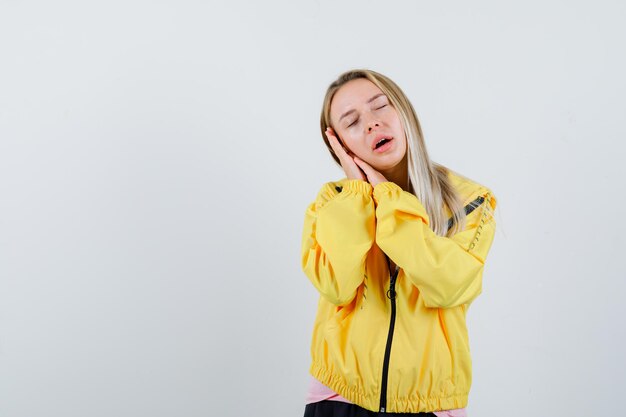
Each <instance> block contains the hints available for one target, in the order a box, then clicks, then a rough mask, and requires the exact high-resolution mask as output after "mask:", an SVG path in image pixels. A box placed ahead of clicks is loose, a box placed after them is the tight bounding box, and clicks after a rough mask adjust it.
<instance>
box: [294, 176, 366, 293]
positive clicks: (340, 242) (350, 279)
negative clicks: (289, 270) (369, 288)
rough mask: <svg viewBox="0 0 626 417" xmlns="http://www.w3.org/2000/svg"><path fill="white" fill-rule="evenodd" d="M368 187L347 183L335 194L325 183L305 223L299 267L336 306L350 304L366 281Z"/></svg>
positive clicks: (309, 209)
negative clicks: (300, 265)
mask: <svg viewBox="0 0 626 417" xmlns="http://www.w3.org/2000/svg"><path fill="white" fill-rule="evenodd" d="M371 194H372V186H371V184H369V183H368V182H367V181H363V180H358V179H349V180H347V181H345V183H344V184H343V190H342V191H341V192H338V191H337V190H336V189H335V184H333V183H326V184H325V185H324V186H323V187H322V190H321V191H320V192H319V194H318V196H317V198H316V200H315V202H313V203H311V204H310V205H309V206H308V208H307V210H306V215H305V219H304V228H303V232H302V269H303V271H304V273H305V274H306V275H307V277H308V278H309V280H311V282H312V283H313V285H314V286H315V288H317V290H318V291H319V292H320V294H321V295H322V296H324V297H325V298H326V299H327V300H328V301H330V302H331V303H333V304H335V305H345V304H348V303H349V302H350V301H352V299H353V298H354V296H355V295H356V291H357V288H358V287H359V285H361V283H362V282H363V280H364V274H365V259H366V257H367V252H368V251H369V250H370V248H371V246H372V244H373V243H374V232H375V227H376V225H375V214H374V201H373V200H372V196H371Z"/></svg>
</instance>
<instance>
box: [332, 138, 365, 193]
mask: <svg viewBox="0 0 626 417" xmlns="http://www.w3.org/2000/svg"><path fill="white" fill-rule="evenodd" d="M326 137H327V138H328V142H330V146H331V147H332V148H333V151H334V152H335V155H337V157H338V158H339V162H341V167H342V168H343V170H344V171H345V173H346V176H347V177H348V178H349V179H353V180H363V181H367V180H366V179H365V174H364V173H363V171H361V169H360V168H359V166H358V165H357V164H356V163H355V160H354V158H356V157H355V156H353V155H352V153H351V152H350V151H349V150H347V149H344V147H343V145H342V144H341V143H340V142H339V139H337V137H336V136H335V132H334V131H333V128H332V127H328V128H326ZM348 152H350V154H348Z"/></svg>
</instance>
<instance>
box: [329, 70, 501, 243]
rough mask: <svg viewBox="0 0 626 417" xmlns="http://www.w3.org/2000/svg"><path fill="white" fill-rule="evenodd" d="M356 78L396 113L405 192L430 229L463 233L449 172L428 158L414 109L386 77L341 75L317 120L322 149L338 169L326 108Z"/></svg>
mask: <svg viewBox="0 0 626 417" xmlns="http://www.w3.org/2000/svg"><path fill="white" fill-rule="evenodd" d="M359 78H365V79H367V80H369V81H371V82H372V83H374V85H376V86H377V87H378V88H380V90H381V91H382V92H383V93H384V94H385V95H386V96H387V98H388V99H389V102H390V103H391V105H392V106H393V107H394V108H395V110H396V111H397V112H398V116H399V117H400V121H401V122H402V126H403V127H404V133H405V135H406V139H407V168H408V169H407V176H408V178H407V179H408V183H409V188H410V190H409V191H410V192H411V193H413V194H414V195H415V196H416V197H417V198H418V199H419V200H420V202H421V203H422V204H423V206H424V208H425V209H426V212H427V213H428V216H429V220H430V221H429V223H430V228H431V229H432V230H433V231H434V232H435V233H436V234H437V235H439V236H448V237H449V236H452V235H454V234H455V233H457V232H459V231H462V230H463V229H465V219H466V214H465V210H464V207H463V202H462V201H461V198H460V197H459V195H458V193H457V191H456V190H455V188H454V186H453V185H452V183H451V181H450V179H449V177H448V172H449V171H450V170H449V169H448V168H446V167H445V166H443V165H441V164H438V163H436V162H434V161H432V160H431V159H430V158H429V157H428V151H427V150H426V144H425V143H424V136H423V134H422V128H421V126H420V122H419V120H418V118H417V114H416V113H415V109H413V106H412V105H411V103H410V101H409V99H408V98H407V97H406V95H405V94H404V93H403V92H402V90H401V89H400V87H398V86H397V85H396V84H395V83H394V82H393V81H391V80H390V79H389V78H387V77H386V76H384V75H382V74H379V73H377V72H375V71H372V70H367V69H355V70H350V71H346V72H344V73H343V74H341V75H340V76H339V77H338V78H337V79H336V80H335V81H333V82H332V83H331V84H330V86H329V87H328V89H327V90H326V95H325V97H324V102H323V105H322V114H321V117H320V128H321V130H322V138H323V139H324V143H326V147H327V148H328V150H329V152H330V154H331V156H332V157H333V159H334V160H335V162H337V164H338V165H339V166H341V162H340V161H339V158H338V157H337V155H335V153H334V151H333V150H332V147H331V146H330V142H329V141H328V138H327V137H326V135H325V133H324V132H325V131H326V128H327V127H329V126H330V127H332V128H333V130H334V131H335V132H337V129H335V127H334V126H333V125H332V123H331V120H330V104H331V102H332V100H333V97H334V95H335V93H336V92H337V91H338V90H339V89H340V88H341V87H342V86H343V85H344V84H346V83H347V82H349V81H352V80H355V79H359ZM455 174H456V172H455ZM457 175H458V174H457ZM444 204H445V205H446V206H447V207H448V209H449V210H450V212H451V213H452V221H453V223H452V224H453V226H452V227H451V228H449V224H448V219H447V218H446V213H445V212H444V210H443V207H444ZM487 205H489V204H487Z"/></svg>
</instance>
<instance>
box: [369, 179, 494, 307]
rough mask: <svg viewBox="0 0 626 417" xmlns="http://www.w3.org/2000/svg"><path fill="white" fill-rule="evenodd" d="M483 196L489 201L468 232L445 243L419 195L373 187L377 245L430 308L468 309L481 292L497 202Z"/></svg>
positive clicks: (383, 184) (392, 187) (487, 194)
mask: <svg viewBox="0 0 626 417" xmlns="http://www.w3.org/2000/svg"><path fill="white" fill-rule="evenodd" d="M481 195H483V196H484V197H485V200H484V201H483V203H482V204H481V206H480V207H478V208H476V209H475V210H474V211H473V212H472V213H470V214H469V215H468V216H467V220H466V228H465V230H464V231H462V232H459V233H457V234H455V235H454V236H452V237H442V236H439V235H437V234H435V232H433V231H432V230H431V229H430V227H429V226H428V225H429V218H428V213H427V212H426V209H425V208H424V206H423V205H422V203H421V202H420V201H419V199H418V198H417V197H416V196H415V195H413V194H411V193H409V192H406V191H404V190H403V189H402V188H400V187H399V186H398V185H396V184H395V183H393V182H381V183H379V184H377V185H376V186H375V187H374V191H373V197H374V200H375V201H376V204H377V207H376V218H377V224H376V243H377V244H378V246H379V247H380V248H381V249H382V250H383V252H385V253H386V254H387V255H388V256H389V257H390V258H391V259H392V260H393V261H394V262H395V263H396V264H397V265H399V266H400V267H401V268H402V269H403V270H404V273H405V274H406V276H407V277H408V279H410V280H411V282H412V283H413V284H414V285H415V286H416V287H417V288H418V289H419V290H420V293H421V295H422V296H423V299H424V304H425V305H426V307H435V308H449V307H456V306H458V305H461V304H469V303H471V302H472V301H473V300H474V299H475V298H476V297H477V296H478V295H479V294H480V293H481V291H482V274H483V268H484V264H485V260H486V258H487V253H488V252H489V249H490V248H491V244H492V242H493V238H494V234H495V220H494V218H493V216H492V215H491V214H492V213H493V210H494V209H495V207H496V198H495V197H494V196H493V194H492V193H491V191H490V190H489V189H487V188H484V189H483V191H482V194H481Z"/></svg>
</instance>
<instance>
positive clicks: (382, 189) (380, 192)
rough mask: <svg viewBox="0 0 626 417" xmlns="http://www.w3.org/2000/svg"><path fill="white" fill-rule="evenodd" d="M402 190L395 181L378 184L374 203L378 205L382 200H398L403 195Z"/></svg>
mask: <svg viewBox="0 0 626 417" xmlns="http://www.w3.org/2000/svg"><path fill="white" fill-rule="evenodd" d="M402 191H403V190H402V188H400V186H399V185H398V184H396V183H395V182H393V181H384V182H379V183H378V184H376V186H375V187H374V190H373V197H374V201H376V203H378V200H380V199H381V198H385V197H386V198H398V197H399V196H400V195H401V194H402Z"/></svg>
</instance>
